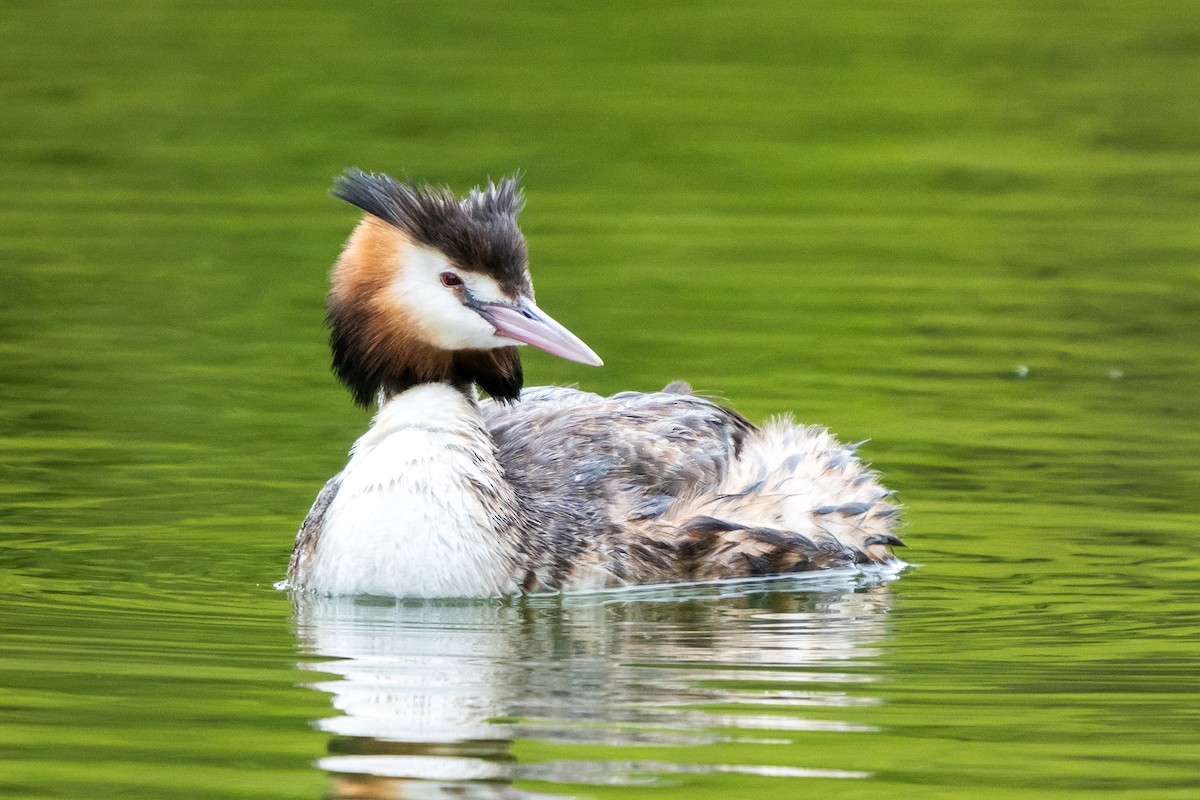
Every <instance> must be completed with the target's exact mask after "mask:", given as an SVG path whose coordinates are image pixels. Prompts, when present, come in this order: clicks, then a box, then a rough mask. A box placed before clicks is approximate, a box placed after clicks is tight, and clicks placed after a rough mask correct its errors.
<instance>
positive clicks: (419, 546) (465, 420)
mask: <svg viewBox="0 0 1200 800" xmlns="http://www.w3.org/2000/svg"><path fill="white" fill-rule="evenodd" d="M521 519H522V518H521V516H520V508H519V504H518V501H517V498H516V495H515V493H514V492H513V489H512V487H511V486H510V485H509V484H508V482H507V481H506V480H505V477H504V470H503V468H502V467H501V465H500V462H499V461H498V460H497V457H496V446H495V442H494V441H493V439H492V437H491V435H490V434H489V433H488V432H487V429H486V427H485V426H484V423H483V419H482V417H481V416H480V414H479V408H478V406H477V404H476V403H475V401H474V399H473V398H470V397H468V396H467V395H465V394H463V392H461V391H460V390H459V389H458V388H456V387H454V386H453V385H451V384H448V383H426V384H422V385H420V386H416V387H414V388H411V389H409V390H408V391H405V392H401V393H400V394H397V395H395V396H394V397H391V398H390V399H388V400H386V402H384V403H383V405H382V406H381V408H380V410H379V413H378V414H377V415H376V417H375V419H374V421H373V422H372V424H371V428H370V429H369V430H368V431H367V432H366V433H365V434H363V436H362V437H361V438H360V439H359V440H358V441H357V442H356V443H355V445H354V450H353V451H352V453H351V458H350V462H349V463H348V464H347V465H346V469H345V470H344V471H343V473H342V476H341V485H340V487H339V488H338V491H337V495H336V497H334V499H333V501H332V502H331V504H330V506H329V509H328V511H327V512H326V516H325V519H324V526H323V531H322V533H321V537H322V544H321V548H320V551H319V554H318V555H317V556H315V557H314V559H313V562H312V564H311V566H310V568H309V575H308V577H307V582H308V585H309V586H310V587H314V588H317V589H318V590H320V591H325V592H328V593H331V594H383V595H403V596H420V597H469V596H473V597H479V596H488V595H501V594H510V593H512V592H514V591H517V590H518V589H519V588H520V583H519V581H520V580H521V579H522V578H521V569H520V568H519V566H518V564H519V563H521V556H520V548H521V542H520V538H521V537H520V533H519V531H520V530H521V522H520V520H521Z"/></svg>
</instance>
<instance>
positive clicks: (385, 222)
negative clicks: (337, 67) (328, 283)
mask: <svg viewBox="0 0 1200 800" xmlns="http://www.w3.org/2000/svg"><path fill="white" fill-rule="evenodd" d="M332 191H333V195H334V196H335V197H338V198H340V199H342V200H345V201H347V202H348V203H351V204H352V205H355V206H357V207H358V208H360V209H362V210H363V211H365V212H367V213H366V215H365V216H364V217H363V219H362V221H361V222H360V223H359V224H358V227H357V228H355V230H354V232H353V233H352V234H351V236H350V239H349V240H348V241H347V243H346V246H345V248H344V249H343V251H342V254H341V256H340V257H339V258H338V261H337V263H336V264H335V265H334V268H333V275H332V287H331V289H330V292H329V298H328V301H327V303H326V310H327V321H328V324H329V328H330V342H331V345H332V347H333V369H334V372H335V373H336V374H337V376H338V378H339V379H341V381H342V382H343V383H345V384H346V386H347V387H349V389H350V391H351V392H352V393H353V394H354V398H355V400H356V401H357V402H358V403H359V404H361V405H364V406H366V405H369V404H370V402H371V400H372V399H374V398H375V397H377V396H378V395H379V393H380V392H382V393H383V394H384V395H389V394H395V393H398V392H401V391H404V390H405V389H407V388H409V387H410V386H413V385H416V384H418V383H425V382H432V381H450V382H452V383H454V384H456V385H459V386H462V387H464V388H465V387H468V386H469V385H471V384H475V385H478V386H479V387H480V388H482V389H483V390H484V391H486V392H487V393H488V394H490V395H492V396H493V397H495V398H497V399H499V400H514V399H516V398H517V396H518V395H519V394H520V391H521V385H522V380H523V379H522V373H521V361H520V358H519V356H518V355H517V350H516V347H517V346H518V345H522V344H529V345H533V346H534V347H538V348H540V349H542V350H545V351H546V352H548V353H552V354H554V355H557V356H561V357H563V358H567V359H570V360H572V361H578V362H580V363H583V364H590V365H595V366H599V365H600V364H601V363H603V362H601V360H600V358H599V356H597V355H596V354H595V353H594V352H593V351H592V349H591V348H589V347H588V346H587V345H586V344H584V343H583V342H582V341H581V340H580V339H579V338H578V337H577V336H575V335H574V334H573V333H571V332H570V331H569V330H567V329H566V328H565V327H563V326H562V325H560V324H559V323H558V322H556V321H555V320H554V319H553V318H552V317H550V316H549V315H548V314H546V313H545V312H544V311H542V310H541V309H539V308H538V307H537V305H536V304H535V303H534V299H533V284H532V282H531V280H530V277H529V264H528V251H527V248H526V245H525V237H524V236H523V235H522V234H521V230H520V228H519V227H517V215H518V214H519V213H520V211H521V208H522V205H523V203H524V198H523V195H522V193H521V190H520V187H519V185H518V182H517V179H516V178H508V179H506V180H503V181H501V182H500V183H498V184H497V183H488V185H487V186H485V187H481V188H477V189H473V190H471V191H470V192H469V193H468V195H467V196H466V197H462V198H460V197H458V196H456V195H455V194H453V193H452V192H451V191H450V190H449V189H444V188H439V187H430V186H420V185H417V184H413V183H405V182H400V181H397V180H394V179H393V178H391V177H389V176H387V175H374V174H368V173H364V172H361V171H359V170H348V171H347V172H346V173H345V174H343V175H341V176H340V177H339V178H338V179H337V181H336V183H335V184H334V187H333V190H332Z"/></svg>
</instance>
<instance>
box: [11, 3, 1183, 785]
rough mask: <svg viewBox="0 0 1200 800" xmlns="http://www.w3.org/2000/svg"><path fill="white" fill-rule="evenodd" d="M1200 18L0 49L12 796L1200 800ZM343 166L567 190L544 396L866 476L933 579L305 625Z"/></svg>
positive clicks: (351, 616) (223, 38) (26, 30)
mask: <svg viewBox="0 0 1200 800" xmlns="http://www.w3.org/2000/svg"><path fill="white" fill-rule="evenodd" d="M1196 11H1197V9H1196V7H1195V5H1194V4H1193V3H1189V2H1186V0H1178V1H1170V2H1168V1H1164V2H1154V1H1153V0H1151V1H1148V2H1140V3H1136V4H1133V3H1122V2H1072V3H1053V4H1047V3H1035V2H1028V3H1021V2H982V3H970V4H966V3H953V2H937V1H936V0H904V1H903V2H900V1H899V0H897V2H885V1H884V0H878V1H877V2H850V3H832V2H813V3H804V4H795V3H784V2H766V3H743V4H733V3H730V4H719V3H674V4H646V3H605V4H603V5H602V6H600V5H596V4H587V5H579V6H577V7H571V6H564V5H561V4H549V3H547V4H522V5H520V6H515V7H514V6H513V5H512V4H508V3H487V2H484V3H478V2H477V3H453V2H452V3H440V4H429V6H428V7H424V6H417V5H413V6H406V5H396V4H386V3H357V4H348V3H343V4H335V3H317V2H293V3H289V4H267V3H256V2H236V3H235V2H227V3H219V2H211V3H209V2H206V3H182V2H180V3H172V2H160V3H150V2H122V3H93V4H82V3H69V2H17V1H16V0H9V1H8V2H4V3H2V4H0V108H2V109H3V112H2V113H0V165H2V168H3V169H2V174H0V275H2V277H3V282H2V288H0V476H2V480H0V542H2V545H3V546H2V549H0V796H3V797H13V798H60V797H62V798H66V797H70V798H95V797H121V798H176V797H178V798H285V797H286V798H317V797H321V796H341V797H347V798H349V797H400V796H414V797H475V798H510V797H529V796H531V795H532V796H547V795H548V796H572V797H597V798H600V797H614V798H615V797H620V798H625V797H637V798H648V799H649V798H654V800H659V799H660V798H662V799H664V800H665V799H666V798H682V797H686V798H689V800H697V799H698V798H708V797H711V798H729V797H755V796H768V797H809V796H812V797H822V798H868V797H870V798H875V797H968V796H969V797H988V798H1018V797H1020V798H1025V797H1032V796H1037V797H1052V796H1060V797H1092V796H1094V797H1101V796H1103V797H1129V798H1168V797H1180V798H1183V797H1194V796H1196V795H1197V793H1200V699H1198V698H1200V677H1198V676H1200V596H1198V594H1197V589H1196V586H1197V580H1198V579H1200V558H1198V557H1197V555H1196V550H1195V542H1196V541H1197V537H1198V536H1200V510H1198V508H1197V504H1198V501H1200V456H1198V453H1200V425H1198V424H1197V420H1198V418H1200V415H1198V412H1200V401H1198V400H1197V397H1198V395H1200V323H1198V319H1200V113H1197V109H1200V14H1197V13H1196ZM350 165H357V166H361V167H364V168H367V169H378V170H386V171H389V172H392V173H395V174H403V173H405V172H408V173H410V174H412V175H414V176H418V177H420V178H423V179H427V180H431V181H438V182H448V183H450V184H451V185H453V186H455V187H456V188H458V189H460V190H461V189H465V188H466V187H468V186H470V185H473V184H474V183H475V182H478V181H480V180H482V179H484V178H485V177H487V176H489V175H491V176H499V175H502V174H506V173H509V172H512V171H514V170H518V169H521V170H524V172H525V182H526V185H527V189H528V210H527V211H526V213H525V215H524V217H523V224H524V228H525V230H526V233H527V234H528V237H529V243H530V248H531V252H532V259H533V265H534V276H535V280H536V281H537V286H538V300H539V303H540V304H541V305H542V306H543V307H544V308H546V309H547V310H548V311H549V312H550V313H552V314H553V315H554V316H555V317H557V318H558V319H560V320H561V321H563V322H564V323H566V324H567V325H569V326H570V327H571V328H572V329H573V330H575V331H576V332H577V333H578V334H579V335H580V336H581V337H582V338H583V339H585V340H586V341H587V342H588V343H589V344H590V345H592V346H593V347H594V348H595V349H596V350H597V352H599V353H600V354H601V355H602V356H603V357H604V359H605V361H606V363H607V366H605V367H604V368H603V369H598V370H593V369H587V368H583V367H580V366H579V365H575V364H570V363H567V362H561V361H556V360H554V359H552V358H550V357H548V356H544V355H543V354H540V353H529V354H528V356H527V358H526V374H527V376H529V378H530V379H531V381H532V382H535V383H538V382H545V383H577V384H579V385H580V386H582V387H584V388H587V389H590V390H594V391H600V392H613V391H618V390H622V389H628V388H637V389H652V388H658V387H660V386H662V385H663V384H665V383H666V382H667V381H669V380H672V379H676V378H685V379H687V380H690V381H691V382H692V383H693V384H694V385H695V386H696V387H697V388H698V389H700V390H704V391H707V392H712V393H717V394H720V395H722V396H724V397H726V398H728V400H729V401H730V402H731V403H732V404H733V405H735V406H736V407H737V408H738V409H739V410H741V411H742V412H744V413H745V414H747V415H748V416H750V417H752V418H756V419H762V418H765V417H767V416H769V415H771V414H776V413H782V412H787V411H790V412H793V413H795V414H796V415H797V417H798V418H800V419H802V420H804V421H811V422H821V423H824V424H827V425H829V426H830V427H832V428H833V429H834V430H835V431H837V432H838V433H839V434H840V435H841V436H843V437H844V438H846V439H848V440H855V441H857V440H861V439H867V438H869V439H870V440H871V441H870V442H869V443H868V444H867V445H865V446H864V448H863V452H865V453H866V455H867V456H868V457H869V458H870V459H872V460H873V462H874V464H875V466H876V467H877V468H879V469H880V470H882V471H883V472H884V473H885V475H886V481H887V483H888V484H889V485H890V486H892V487H894V488H896V489H897V490H898V491H899V496H900V498H901V500H902V501H903V502H904V503H905V505H906V512H905V517H906V520H907V525H906V528H905V530H904V532H903V533H904V536H905V538H906V540H907V541H908V542H909V544H910V547H909V548H908V550H907V551H906V557H907V558H908V559H909V560H910V561H911V562H913V563H914V564H918V565H920V566H919V567H916V568H913V569H910V570H908V571H907V572H905V573H904V574H903V575H902V576H900V577H899V578H898V579H896V580H882V581H875V582H872V581H869V580H868V581H862V580H858V581H856V580H855V579H853V578H850V577H845V576H841V577H839V576H829V577H826V578H822V579H818V580H816V581H805V580H788V581H785V582H782V583H779V582H774V583H772V582H768V583H764V584H749V585H728V586H706V587H693V588H690V589H664V590H655V591H648V592H639V593H634V594H630V595H612V596H597V597H576V598H567V599H565V600H558V599H537V600H533V601H528V602H524V603H517V604H491V603H482V604H449V605H441V606H436V605H429V606H426V605H412V604H402V605H399V606H397V605H395V604H387V603H358V604H355V603H353V602H347V601H303V600H297V599H295V598H291V597H289V596H288V595H287V594H286V593H283V592H278V591H275V590H274V589H273V588H272V584H273V583H274V582H275V581H276V580H278V579H279V578H280V577H281V575H282V572H283V570H284V566H285V563H286V560H287V555H288V551H289V548H290V543H291V538H292V535H293V533H294V531H295V527H296V525H297V524H298V522H299V520H300V518H301V517H302V516H303V514H304V512H305V511H306V509H307V507H308V504H309V503H310V502H311V500H312V497H313V496H314V495H315V493H316V491H317V489H318V488H319V487H320V486H321V484H322V482H323V481H324V480H325V479H326V478H327V477H328V476H329V475H331V474H332V473H334V472H335V471H336V470H337V469H338V468H339V467H340V466H341V464H342V463H343V461H344V458H345V454H346V450H347V448H348V446H349V445H350V443H351V442H352V441H353V439H354V438H355V437H356V436H357V435H358V434H359V433H360V432H361V431H362V429H363V428H364V426H365V425H366V424H367V422H368V416H367V415H366V414H365V413H363V412H361V411H357V410H355V409H354V408H353V407H352V406H351V404H350V402H349V400H348V397H347V395H346V393H345V392H344V391H343V390H341V389H340V388H339V387H338V386H337V385H336V384H335V382H334V380H333V379H332V378H331V377H330V375H329V372H328V362H327V352H326V345H325V334H324V332H323V330H322V327H321V325H322V321H321V317H322V311H321V303H322V297H323V292H324V288H325V279H326V272H327V269H328V266H329V264H330V263H331V262H332V260H333V258H334V257H335V256H336V254H337V252H338V248H339V246H340V244H341V242H342V240H343V239H344V237H345V236H346V234H347V233H348V231H349V229H350V228H351V226H352V225H353V223H354V220H355V214H354V212H353V211H352V210H351V209H349V208H348V207H345V206H343V205H341V204H339V203H337V202H335V201H333V200H331V199H329V198H328V196H327V195H326V190H327V188H328V186H329V183H330V179H331V177H332V176H333V175H334V174H336V173H337V172H339V171H341V169H342V168H344V167H346V166H350Z"/></svg>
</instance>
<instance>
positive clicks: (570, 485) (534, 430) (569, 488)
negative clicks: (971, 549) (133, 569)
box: [282, 169, 903, 599]
mask: <svg viewBox="0 0 1200 800" xmlns="http://www.w3.org/2000/svg"><path fill="white" fill-rule="evenodd" d="M331 194H332V195H333V196H334V197H336V198H339V199H341V200H344V201H346V202H348V203H349V204H351V205H352V206H355V207H357V208H358V209H359V210H360V211H361V212H363V216H362V218H361V219H360V221H359V222H358V224H357V225H356V227H355V228H354V229H353V232H352V233H351V234H350V237H349V239H348V240H347V241H346V243H345V245H344V247H343V249H342V251H341V254H340V255H339V257H338V258H337V261H336V262H335V264H334V266H333V269H332V271H331V276H330V290H329V294H328V298H327V300H326V306H325V309H326V324H327V326H328V328H329V339H330V346H331V350H332V370H333V372H334V374H335V375H336V376H337V378H338V379H339V380H340V381H341V382H342V383H343V384H345V386H346V388H348V389H349V391H350V393H351V395H352V396H353V398H354V400H355V402H356V403H357V404H358V405H360V406H363V407H366V408H370V407H371V406H373V405H375V404H377V410H376V412H375V414H374V417H373V419H372V421H371V423H370V426H369V427H368V429H367V431H366V432H365V433H364V434H363V435H362V436H361V437H360V438H359V439H358V440H357V441H356V442H355V443H354V445H353V447H352V449H351V451H350V457H349V461H348V463H347V464H346V466H345V468H343V469H342V471H341V472H339V473H338V474H337V475H335V476H334V477H333V478H331V479H330V480H329V481H328V482H327V483H326V484H325V485H324V487H323V488H322V489H321V490H320V492H319V493H318V495H317V498H316V500H315V502H314V503H313V505H312V508H311V509H310V511H309V513H308V514H307V516H306V517H305V519H304V521H303V523H302V524H301V526H300V529H299V531H298V533H297V535H296V540H295V544H294V547H293V550H292V555H291V559H290V561H289V564H288V570H287V579H286V581H284V582H283V584H282V585H284V586H286V587H287V588H290V589H293V590H297V591H305V592H313V593H317V594H322V595H381V596H389V597H399V598H426V599H432V598H494V597H507V596H520V595H525V594H538V593H559V592H578V591H595V590H608V589H617V588H620V587H629V586H639V585H648V584H674V583H681V582H691V581H708V580H724V579H737V578H754V577H763V576H772V575H784V574H791V573H801V572H809V571H816V570H830V569H859V570H862V569H867V568H870V567H871V566H872V565H893V566H894V565H897V564H900V565H902V564H903V562H901V561H899V559H898V558H897V557H896V556H895V555H894V554H893V552H892V548H893V547H898V546H901V545H902V544H903V542H902V541H901V540H900V539H899V537H898V536H897V535H896V533H895V530H896V528H897V526H898V523H899V516H900V515H899V512H900V506H899V505H898V504H897V503H896V502H895V501H894V497H893V493H892V492H891V491H889V490H888V489H886V488H884V486H883V485H882V484H881V483H880V475H879V474H878V473H877V472H876V471H874V470H873V469H872V468H871V467H870V466H869V465H867V464H865V463H864V462H863V461H862V460H861V459H860V458H859V456H858V454H857V448H858V446H859V445H861V444H862V443H861V442H860V443H859V444H858V445H855V444H842V443H840V442H839V441H838V440H837V439H835V438H834V437H833V435H832V434H830V433H829V432H828V431H827V430H826V429H824V428H821V427H818V426H805V425H800V424H797V423H795V422H794V421H793V420H792V419H791V418H790V417H788V416H784V417H780V418H777V419H773V420H771V421H768V422H767V423H766V424H765V425H763V426H758V425H755V424H753V423H751V422H750V421H748V420H747V419H746V418H745V417H743V416H742V415H741V414H739V413H738V412H736V411H734V410H733V409H731V408H728V407H726V406H724V405H722V404H720V403H718V402H716V401H715V400H712V399H709V398H708V397H705V396H701V395H698V394H696V393H695V392H693V391H692V389H691V387H690V386H689V385H688V384H687V383H685V382H682V381H673V382H671V383H669V384H668V385H666V386H665V387H664V388H663V389H662V390H661V391H652V392H634V391H626V392H620V393H618V394H614V395H611V396H601V395H599V394H594V393H591V392H587V391H584V390H581V389H577V388H568V387H559V386H538V387H529V388H526V387H525V386H524V377H523V372H522V365H521V359H520V355H519V352H518V347H519V346H522V345H529V346H533V347H536V348H539V349H541V350H544V351H546V352H548V353H551V354H553V355H556V356H559V357H562V358H565V359H569V360H571V361H575V362H578V363H580V364H583V365H590V366H601V365H602V364H603V362H602V360H601V359H600V357H599V356H597V355H596V353H595V352H594V351H593V350H592V349H591V348H590V347H589V346H588V345H586V344H585V343H584V342H583V341H582V340H581V339H580V338H579V337H577V336H576V335H575V334H573V333H571V331H569V330H568V329H567V328H566V327H564V326H563V325H562V324H560V323H559V322H557V321H556V320H555V319H553V318H552V317H551V316H550V315H549V314H547V313H546V312H544V311H542V310H541V308H539V307H538V306H537V304H536V303H535V302H534V290H533V283H532V281H531V278H530V269H529V256H528V247H527V243H526V240H525V237H524V235H523V234H522V232H521V229H520V227H519V226H518V215H519V214H520V213H521V211H522V210H523V208H524V205H525V196H524V190H523V189H522V188H521V186H520V177H519V176H513V177H509V178H505V179H502V180H500V181H499V182H493V181H490V180H489V181H488V182H487V183H486V184H485V185H481V186H478V187H476V188H474V189H471V190H470V191H469V192H468V193H467V194H466V195H465V196H459V195H457V194H455V193H454V192H453V191H452V190H451V189H449V188H446V187H444V186H436V185H429V184H424V183H418V182H415V181H413V180H411V179H406V180H396V179H394V178H392V177H390V176H389V175H387V174H383V173H367V172H363V171H361V170H358V169H348V170H346V171H345V172H344V173H343V174H341V175H339V176H338V177H337V178H336V179H335V182H334V186H333V188H332V189H331ZM482 394H486V395H487V397H483V396H482Z"/></svg>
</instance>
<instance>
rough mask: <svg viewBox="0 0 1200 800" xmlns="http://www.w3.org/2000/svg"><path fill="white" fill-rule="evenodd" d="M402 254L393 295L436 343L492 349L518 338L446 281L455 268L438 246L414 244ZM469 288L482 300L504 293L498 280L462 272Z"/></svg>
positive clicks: (460, 348)
mask: <svg viewBox="0 0 1200 800" xmlns="http://www.w3.org/2000/svg"><path fill="white" fill-rule="evenodd" d="M400 257H401V258H402V259H404V261H405V263H404V266H403V268H401V269H400V270H399V272H398V274H397V276H396V279H395V281H394V282H393V283H392V299H393V300H394V301H395V302H396V304H397V305H399V306H401V307H403V308H405V309H407V311H408V315H407V316H408V318H409V319H411V320H413V321H414V322H416V324H417V325H419V326H420V328H421V331H422V332H423V333H424V334H425V336H426V338H428V339H429V341H431V342H432V343H433V344H435V345H437V346H438V347H441V348H443V349H446V350H463V349H491V348H494V347H507V346H509V345H514V344H517V342H514V341H512V340H511V339H507V338H505V337H502V336H497V335H496V329H495V328H493V327H492V326H491V325H490V324H489V323H488V322H487V320H485V319H484V318H483V317H481V316H479V315H478V314H476V313H475V312H474V311H472V310H471V309H469V308H467V307H466V306H464V305H463V304H462V302H461V301H460V300H459V299H458V295H456V294H455V293H454V291H453V290H451V289H448V288H446V287H445V286H443V285H442V282H441V278H440V276H441V274H442V273H443V272H446V271H447V270H450V271H455V270H454V268H453V267H451V265H450V263H449V262H448V261H447V260H446V258H445V256H443V255H442V254H441V253H439V252H437V251H436V250H431V249H429V248H427V247H421V246H420V245H411V246H410V248H407V251H406V252H402V253H401V254H400ZM461 277H462V278H463V280H464V282H466V284H467V288H468V290H470V292H471V294H472V295H474V296H475V297H478V298H479V299H480V300H497V299H501V298H502V297H503V294H502V293H501V292H500V287H499V286H498V285H497V284H496V282H495V281H494V280H492V279H491V278H488V277H487V276H484V275H475V274H470V275H462V276H461Z"/></svg>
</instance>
